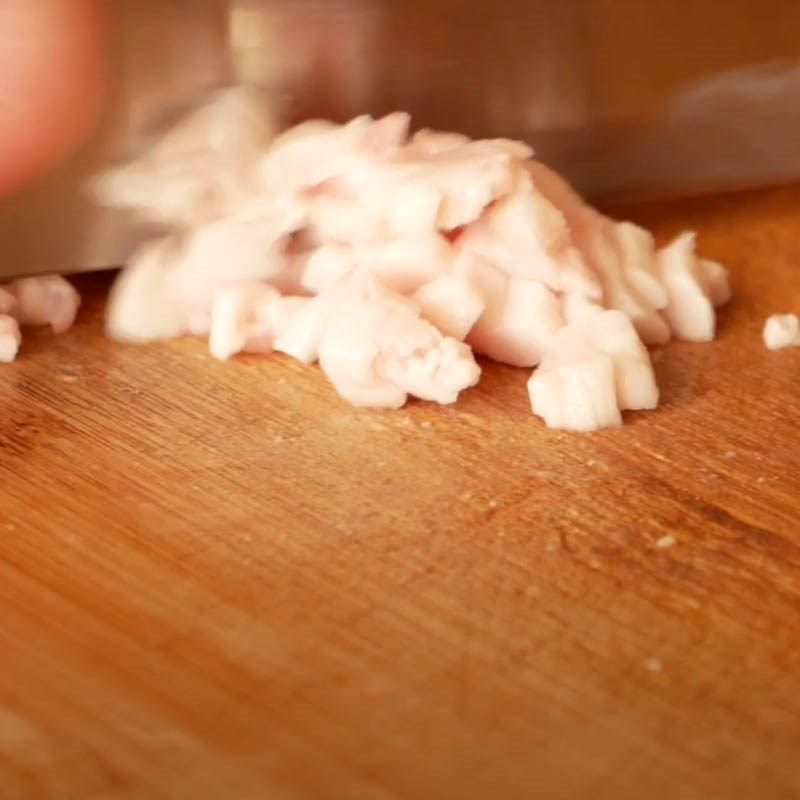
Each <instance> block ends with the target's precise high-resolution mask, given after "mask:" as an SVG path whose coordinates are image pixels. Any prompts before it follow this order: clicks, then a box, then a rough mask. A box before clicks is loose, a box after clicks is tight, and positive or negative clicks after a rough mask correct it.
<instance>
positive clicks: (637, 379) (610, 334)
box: [528, 311, 658, 431]
mask: <svg viewBox="0 0 800 800" xmlns="http://www.w3.org/2000/svg"><path fill="white" fill-rule="evenodd" d="M528 392H529V394H530V398H531V407H532V409H533V412H534V413H535V414H538V415H539V416H541V417H542V418H543V419H544V421H545V423H546V424H547V426H548V427H551V428H564V429H568V430H581V431H591V430H597V429H599V428H605V427H610V426H614V425H619V424H621V423H622V417H621V415H620V413H619V412H620V410H625V409H643V408H655V407H656V405H657V404H658V388H657V386H656V383H655V376H654V374H653V369H652V366H651V364H650V358H649V356H648V354H647V351H646V350H645V348H644V346H643V345H642V343H641V341H640V340H639V337H638V335H637V333H636V331H635V329H634V328H633V325H632V323H631V321H630V320H629V319H628V317H627V316H626V315H625V314H623V313H622V312H620V311H598V312H596V313H594V314H588V315H587V316H585V317H584V318H583V319H581V320H579V321H577V322H574V323H571V324H570V325H567V326H565V327H564V328H562V329H561V330H560V331H558V333H556V335H555V336H554V338H553V342H552V345H551V347H550V348H549V349H548V350H547V351H546V352H545V354H544V357H543V358H542V363H541V364H540V365H539V367H538V369H536V370H535V371H534V373H533V375H532V376H531V378H530V380H529V382H528Z"/></svg>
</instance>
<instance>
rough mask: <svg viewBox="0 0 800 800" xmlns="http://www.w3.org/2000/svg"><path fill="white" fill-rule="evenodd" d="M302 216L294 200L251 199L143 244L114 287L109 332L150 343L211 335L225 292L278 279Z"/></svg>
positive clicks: (301, 221)
mask: <svg viewBox="0 0 800 800" xmlns="http://www.w3.org/2000/svg"><path fill="white" fill-rule="evenodd" d="M304 218H305V217H304V214H303V212H302V210H301V209H300V208H299V207H298V206H292V205H291V204H284V205H283V206H281V205H280V204H275V205H273V206H270V205H269V204H266V203H263V204H262V203H259V204H250V205H248V206H245V209H244V210H242V211H240V212H239V213H237V214H236V215H235V216H229V217H227V218H225V219H221V220H217V221H214V222H210V223H208V224H205V225H201V226H198V227H196V228H195V229H194V230H193V231H191V232H190V233H189V234H187V235H186V236H184V237H183V238H182V239H178V238H175V237H168V238H166V239H163V240H161V241H160V242H159V243H157V244H155V245H148V246H145V247H144V248H142V249H140V251H139V253H138V254H137V255H135V256H134V258H133V260H132V261H131V263H130V265H129V266H128V267H127V269H125V270H124V271H123V273H122V275H121V276H120V278H119V279H118V281H117V283H116V284H115V286H114V289H113V291H112V294H111V298H110V301H109V307H108V325H107V328H108V332H109V334H110V335H111V336H112V337H114V338H116V339H120V340H124V341H130V342H145V341H151V340H154V339H164V338H172V337H176V336H182V335H185V334H187V333H194V334H203V333H208V331H209V328H210V324H211V303H212V300H213V298H214V296H215V295H216V294H217V292H219V291H220V290H222V289H224V288H226V287H228V286H235V285H237V284H240V283H250V282H252V281H258V280H265V279H267V278H269V277H272V276H276V275H278V274H280V273H281V271H282V270H283V269H284V268H285V266H286V260H285V256H284V252H285V247H286V244H287V242H288V239H289V236H290V235H291V234H292V233H293V232H294V231H296V230H298V229H299V228H300V227H301V225H302V223H303V221H304Z"/></svg>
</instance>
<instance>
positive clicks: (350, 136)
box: [259, 113, 410, 193]
mask: <svg viewBox="0 0 800 800" xmlns="http://www.w3.org/2000/svg"><path fill="white" fill-rule="evenodd" d="M409 121H410V120H409V117H408V115H407V114H403V113H397V114H390V115H389V116H387V117H384V118H383V119H380V120H374V119H373V118H372V117H369V116H362V117H357V118H356V119H354V120H352V121H351V122H349V123H347V124H346V125H336V124H334V123H332V122H325V121H321V120H312V121H310V122H305V123H303V124H301V125H297V126H296V127H294V128H292V129H290V130H288V131H286V132H285V133H283V134H281V135H280V136H278V137H277V138H276V139H275V140H274V142H273V143H272V145H271V146H270V148H269V150H267V152H266V154H265V155H264V157H263V159H262V161H261V164H260V168H259V172H260V179H261V182H262V186H263V188H264V190H265V191H267V192H271V191H272V192H284V193H285V192H298V191H300V190H302V189H313V188H314V187H317V186H319V185H320V184H322V183H324V182H325V181H328V180H330V179H332V178H337V177H340V176H342V175H348V174H350V173H351V172H358V171H361V170H364V169H368V168H369V167H370V166H371V165H372V164H373V163H374V162H375V160H376V159H377V158H378V157H381V156H385V155H386V154H388V153H390V152H392V151H394V150H396V149H398V148H399V147H401V146H402V145H403V144H405V142H406V140H407V138H408V125H409Z"/></svg>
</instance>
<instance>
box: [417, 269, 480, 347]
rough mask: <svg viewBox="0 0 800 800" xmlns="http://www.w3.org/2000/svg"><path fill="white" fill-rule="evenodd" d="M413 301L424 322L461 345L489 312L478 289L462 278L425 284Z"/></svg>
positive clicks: (449, 277) (442, 279) (451, 277)
mask: <svg viewBox="0 0 800 800" xmlns="http://www.w3.org/2000/svg"><path fill="white" fill-rule="evenodd" d="M413 298H414V300H416V302H417V303H418V304H419V307H420V310H421V315H422V318H423V319H426V320H428V322H430V323H432V324H433V325H435V326H436V327H437V328H438V329H439V330H440V331H441V332H442V333H443V334H444V335H445V336H450V337H452V338H453V339H458V340H459V341H464V339H466V338H467V335H468V334H469V332H470V331H471V330H472V328H473V327H474V326H475V323H476V322H477V321H478V319H479V318H480V316H481V314H483V312H484V310H485V308H486V303H485V302H484V299H483V295H482V294H481V292H480V290H479V289H478V287H477V286H476V285H475V284H474V283H472V282H471V281H469V280H468V279H467V278H465V277H463V276H461V275H445V276H444V277H442V278H437V279H436V280H433V281H431V282H430V283H426V284H425V285H424V286H421V287H420V288H419V289H417V291H416V292H415V293H414V295H413Z"/></svg>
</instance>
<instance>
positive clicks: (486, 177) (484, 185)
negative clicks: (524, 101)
mask: <svg viewBox="0 0 800 800" xmlns="http://www.w3.org/2000/svg"><path fill="white" fill-rule="evenodd" d="M530 152H531V151H530V148H528V147H527V146H526V145H522V144H519V143H516V142H509V141H507V140H495V141H485V142H467V143H466V144H463V145H461V146H458V147H454V148H450V149H438V150H435V151H433V152H427V153H426V152H424V150H423V149H422V148H420V146H419V140H418V143H417V146H416V147H415V146H413V145H412V146H411V147H408V148H404V149H401V150H399V151H398V152H397V153H396V154H395V155H394V157H393V158H391V159H387V161H386V162H385V163H382V164H381V165H380V167H379V169H378V170H376V171H375V173H373V174H372V175H371V176H368V179H364V178H362V180H361V182H360V185H359V190H360V191H361V192H362V193H363V196H364V198H365V201H366V202H367V203H368V204H369V205H371V206H386V205H387V198H394V197H397V198H399V200H398V202H397V206H398V207H399V208H400V209H402V210H403V211H406V210H407V209H408V208H414V207H417V206H418V207H421V208H424V209H425V212H426V217H425V219H428V218H429V217H430V215H431V212H432V210H434V209H436V210H437V213H436V216H435V217H434V218H433V219H432V220H431V222H432V223H433V225H434V229H438V230H444V231H449V230H453V229H455V228H459V227H461V226H462V225H467V224H468V223H470V222H474V221H475V220H476V219H478V218H479V217H480V216H481V214H482V213H483V212H484V210H485V209H486V208H487V207H488V206H489V205H490V204H491V203H492V202H494V201H495V200H497V199H498V198H501V197H504V196H505V195H508V194H511V193H513V192H515V191H517V189H519V188H520V187H521V186H522V185H524V184H525V183H526V182H527V180H528V179H527V173H526V172H525V170H524V167H523V165H522V161H521V160H520V158H519V155H520V154H521V153H524V154H528V153H530ZM389 204H391V203H389ZM388 216H389V217H390V218H394V219H397V218H398V217H399V216H400V215H399V213H398V212H397V211H396V210H395V211H394V212H390V213H389V215H388ZM423 221H424V220H423ZM421 228H422V223H421V222H419V221H417V222H416V227H415V230H416V232H419V231H420V229H421Z"/></svg>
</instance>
